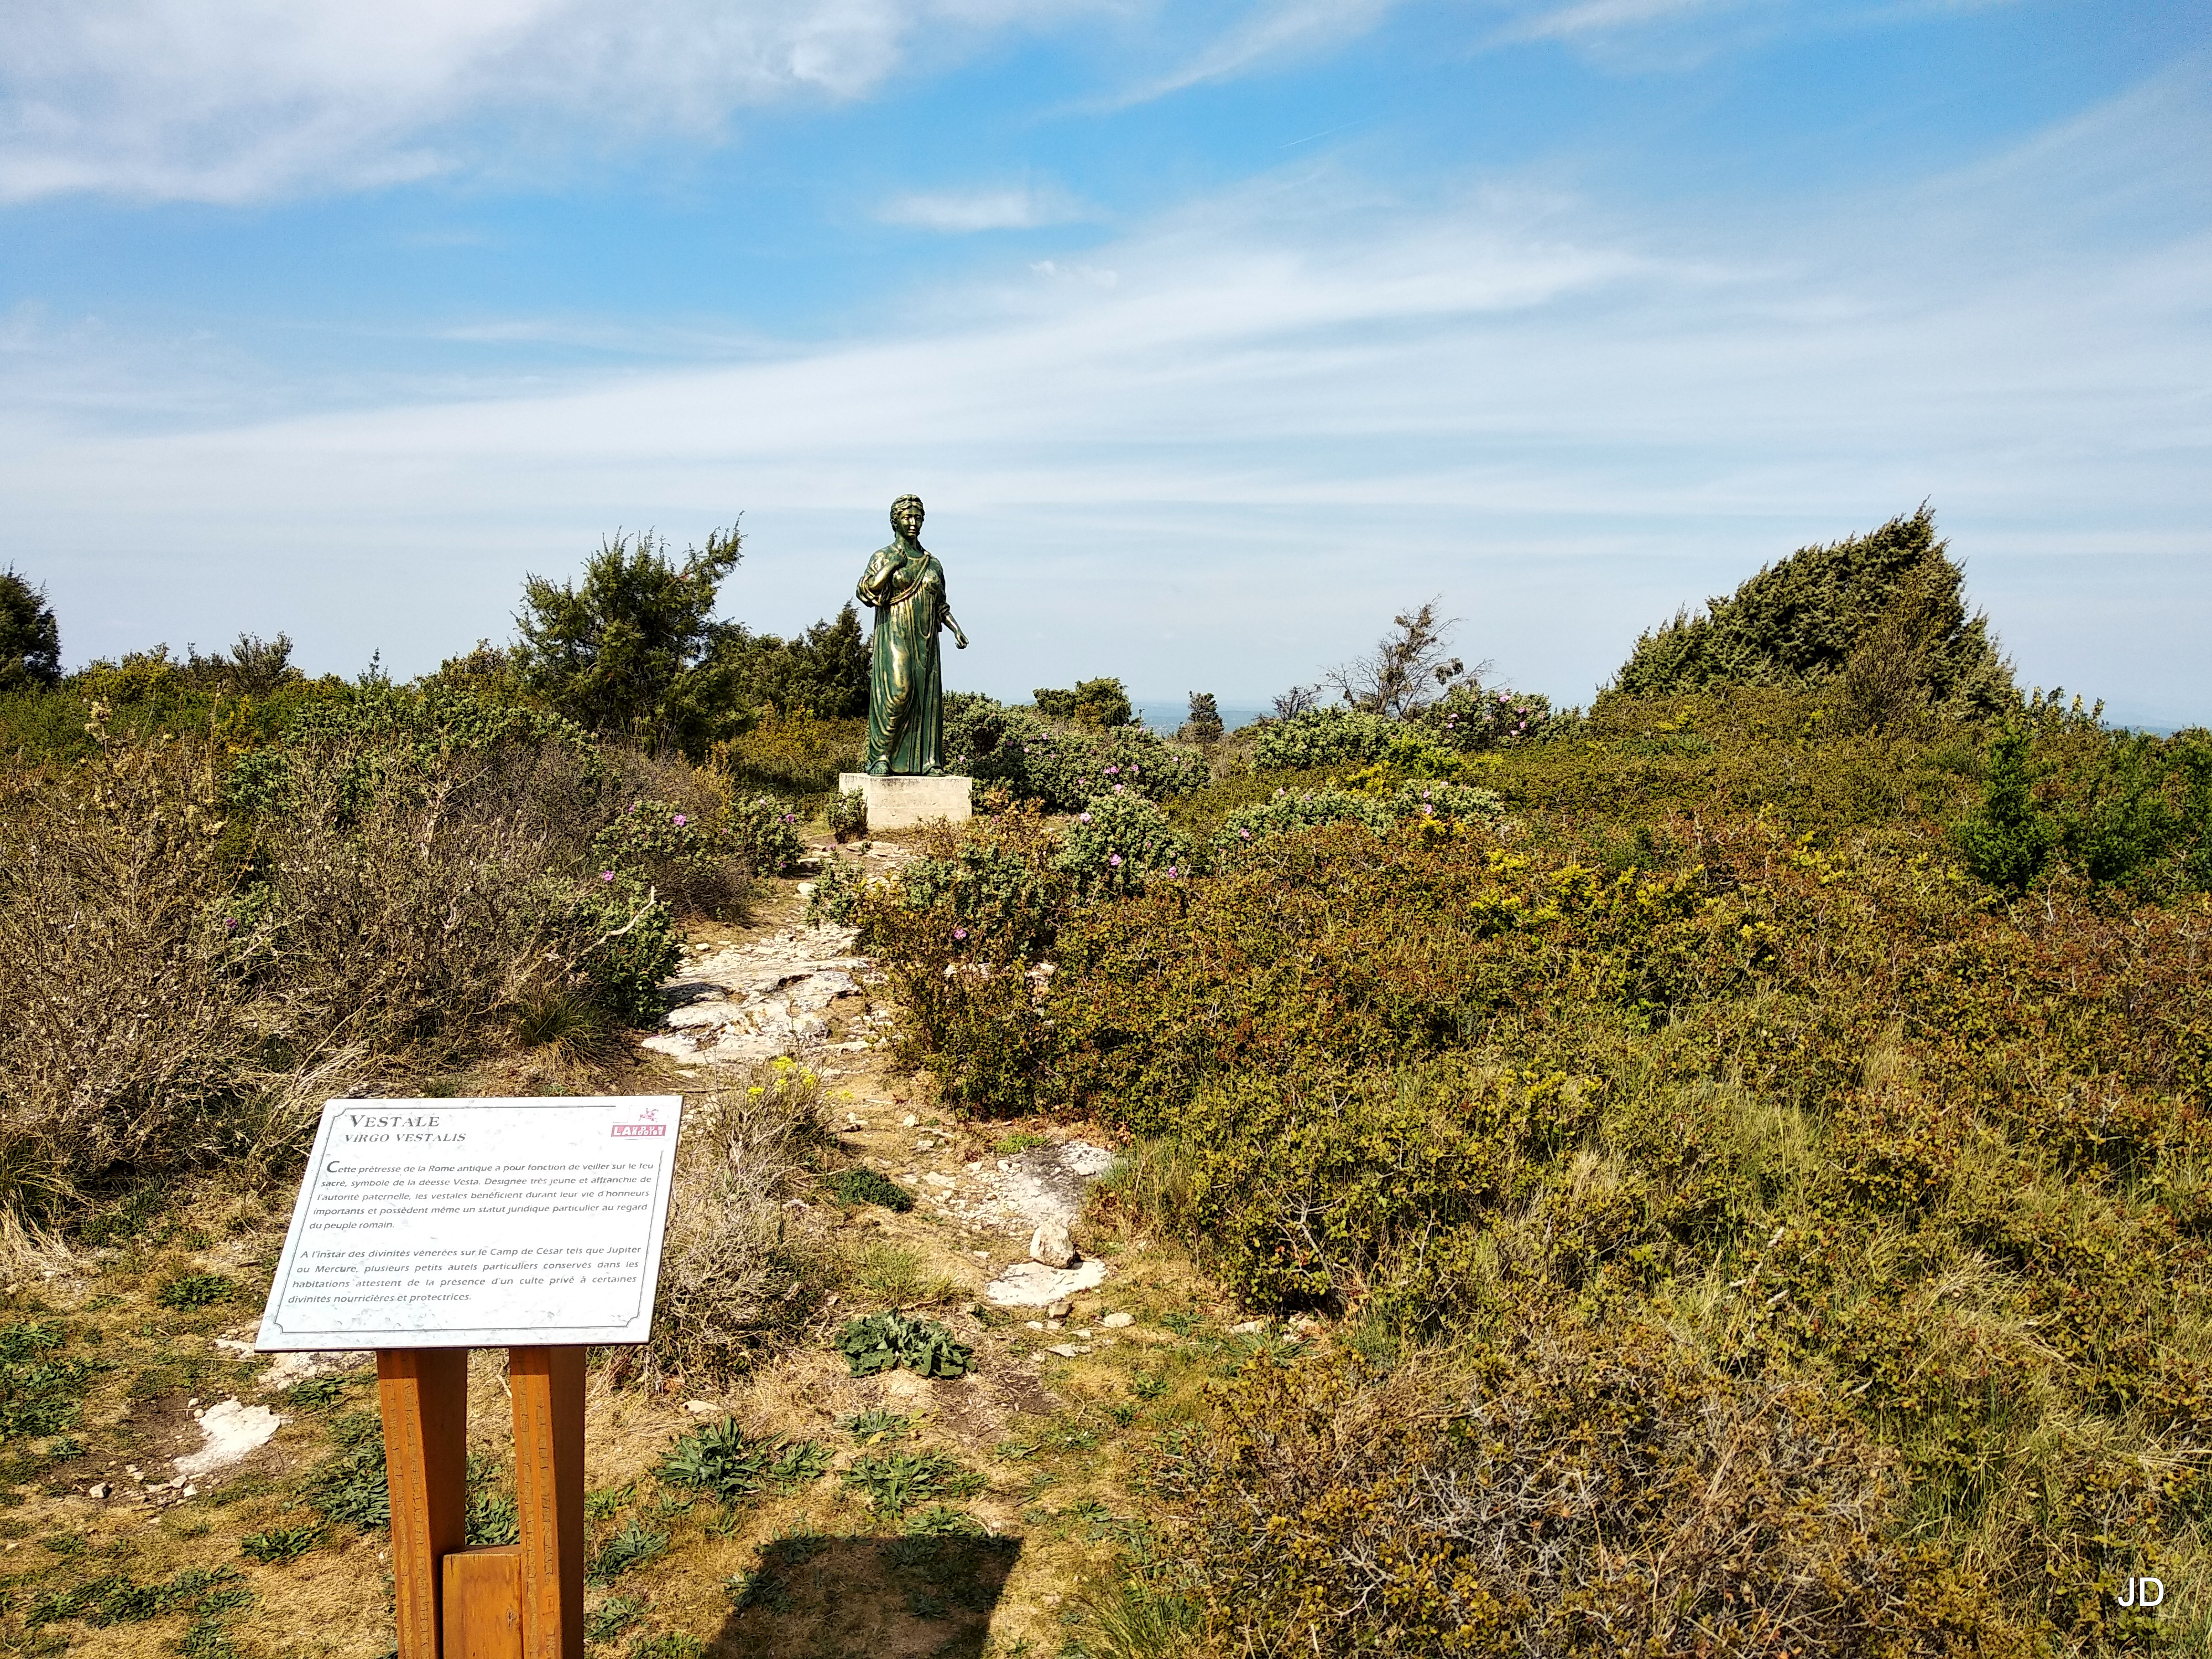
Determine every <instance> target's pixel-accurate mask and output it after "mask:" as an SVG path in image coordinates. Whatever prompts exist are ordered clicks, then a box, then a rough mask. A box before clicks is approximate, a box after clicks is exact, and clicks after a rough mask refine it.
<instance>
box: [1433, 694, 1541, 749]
mask: <svg viewBox="0 0 2212 1659" xmlns="http://www.w3.org/2000/svg"><path fill="white" fill-rule="evenodd" d="M1412 723H1413V724H1414V725H1415V726H1419V729H1420V730H1421V732H1422V733H1423V734H1424V735H1425V736H1426V737H1428V738H1431V739H1432V740H1433V741H1435V742H1437V743H1440V744H1443V745H1444V746H1445V747H1447V748H1450V749H1455V750H1461V751H1462V752H1466V753H1475V752H1482V751H1486V750H1494V749H1514V748H1518V747H1520V746H1522V744H1532V743H1542V742H1544V741H1545V740H1546V739H1547V738H1551V737H1553V736H1555V735H1557V734H1558V733H1559V732H1560V731H1561V730H1562V729H1563V728H1564V726H1565V725H1566V722H1565V720H1562V719H1561V717H1560V716H1559V715H1557V714H1553V711H1552V700H1551V699H1550V698H1549V697H1547V696H1544V694H1543V693H1542V692H1541V691H1514V690H1506V689H1504V688H1503V687H1501V688H1499V689H1498V690H1490V689H1489V688H1487V687H1485V686H1481V685H1470V684H1459V685H1455V686H1452V687H1451V688H1450V689H1449V690H1447V691H1446V692H1445V693H1444V695H1443V696H1442V697H1440V698H1438V699H1437V701H1436V702H1432V703H1431V704H1429V705H1428V706H1427V707H1426V708H1423V709H1422V710H1421V711H1420V712H1419V714H1416V715H1415V716H1414V717H1413V722H1412Z"/></svg>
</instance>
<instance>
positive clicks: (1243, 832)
mask: <svg viewBox="0 0 2212 1659" xmlns="http://www.w3.org/2000/svg"><path fill="white" fill-rule="evenodd" d="M1237 834H1238V835H1239V836H1242V837H1243V839H1244V840H1246V841H1249V840H1251V839H1252V832H1251V831H1250V830H1249V829H1239V830H1238V831H1237Z"/></svg>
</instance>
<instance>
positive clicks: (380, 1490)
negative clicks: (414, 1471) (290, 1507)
mask: <svg viewBox="0 0 2212 1659" xmlns="http://www.w3.org/2000/svg"><path fill="white" fill-rule="evenodd" d="M329 1434H330V1437H331V1440H332V1441H333V1442H334V1443H336V1445H337V1452H336V1454H335V1455H332V1456H331V1457H329V1458H326V1459H325V1460H324V1462H322V1463H321V1464H320V1465H319V1466H318V1467H317V1468H315V1469H314V1470H313V1472H312V1473H311V1474H309V1475H308V1476H307V1480H305V1481H304V1482H303V1483H302V1484H301V1494H302V1495H303V1496H304V1497H305V1498H306V1499H307V1502H308V1503H310V1504H313V1505H314V1506H315V1507H316V1508H317V1509H319V1510H321V1511H322V1512H323V1513H324V1514H325V1515H326V1516H330V1518H331V1520H333V1521H337V1522H343V1523H344V1524H345V1525H348V1526H352V1527H358V1528H362V1530H364V1531H367V1530H369V1529H372V1528H378V1527H388V1526H390V1525H391V1524H392V1492H391V1489H390V1487H389V1486H387V1485H386V1480H385V1469H384V1428H383V1425H382V1423H381V1422H380V1420H379V1419H378V1418H377V1415H376V1413H374V1412H348V1413H345V1414H343V1416H341V1417H337V1418H335V1419H332V1420H331V1425H330V1428H329Z"/></svg>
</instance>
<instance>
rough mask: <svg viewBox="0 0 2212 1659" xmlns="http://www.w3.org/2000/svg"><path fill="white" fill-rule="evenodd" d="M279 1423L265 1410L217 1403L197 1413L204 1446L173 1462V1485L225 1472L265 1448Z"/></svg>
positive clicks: (237, 1403) (223, 1402)
mask: <svg viewBox="0 0 2212 1659" xmlns="http://www.w3.org/2000/svg"><path fill="white" fill-rule="evenodd" d="M283 1421H284V1419H283V1418H281V1417H279V1416H277V1415H276V1413H275V1412H272V1411H270V1409H269V1407H266V1406H247V1405H242V1404H240V1402H239V1401H236V1400H223V1401H217V1402H216V1404H214V1405H212V1406H210V1407H208V1408H207V1409H206V1410H205V1411H204V1412H202V1413H199V1425H200V1435H201V1437H202V1440H203V1444H202V1445H201V1447H200V1449H198V1450H197V1451H196V1452H193V1453H192V1454H191V1455H189V1456H185V1457H179V1459H178V1460H177V1474H178V1476H179V1480H177V1481H176V1482H174V1483H173V1484H176V1485H182V1484H183V1482H184V1481H185V1480H188V1479H196V1478H197V1477H198V1476H200V1475H204V1474H214V1473H215V1472H216V1470H217V1469H227V1468H229V1467H230V1466H231V1465H232V1464H233V1463H235V1462H239V1461H240V1459H242V1458H244V1457H245V1456H246V1455H247V1454H248V1453H249V1452H253V1451H258V1449H260V1448H262V1447H263V1446H265V1445H267V1444H268V1443H269V1442H270V1439H271V1438H273V1437H275V1435H276V1431H277V1429H278V1428H279V1427H281V1426H282V1425H283Z"/></svg>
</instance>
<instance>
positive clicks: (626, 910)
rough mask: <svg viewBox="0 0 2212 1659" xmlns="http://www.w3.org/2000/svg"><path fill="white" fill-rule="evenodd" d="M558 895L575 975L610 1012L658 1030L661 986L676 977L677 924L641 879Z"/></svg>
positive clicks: (583, 886) (593, 884)
mask: <svg viewBox="0 0 2212 1659" xmlns="http://www.w3.org/2000/svg"><path fill="white" fill-rule="evenodd" d="M556 894H557V896H556V897H555V899H554V901H553V915H554V916H555V917H556V921H557V923H558V925H559V927H560V930H561V932H562V933H563V934H565V935H567V936H568V939H569V940H570V941H571V942H570V944H569V945H568V950H569V952H570V959H571V961H572V962H573V963H574V971H576V972H577V973H579V974H580V975H583V977H584V978H585V979H586V980H587V981H589V982H590V984H591V985H592V989H593V992H594V994H595V996H596V998H597V1000H599V1003H600V1004H601V1006H604V1007H605V1008H606V1009H607V1010H608V1012H611V1013H612V1014H614V1015H615V1016H616V1017H617V1018H620V1019H622V1020H623V1021H625V1022H626V1023H628V1024H631V1025H634V1026H644V1025H657V1024H659V1023H660V1018H661V1015H662V1014H663V1013H664V1012H666V1004H665V1001H664V1000H663V998H662V996H661V990H660V986H661V981H664V980H665V979H666V978H667V977H668V976H669V975H671V974H672V973H674V972H675V971H676V963H677V962H678V959H679V957H680V956H681V954H682V945H683V934H682V930H681V929H680V928H679V927H678V926H677V923H676V918H675V917H674V916H673V915H671V914H670V912H669V908H668V907H667V906H666V905H665V904H662V903H660V902H659V901H658V900H657V899H655V898H654V897H653V895H652V893H651V892H650V891H649V890H647V889H646V888H645V887H644V886H643V885H642V884H640V883H639V882H638V880H637V879H636V878H635V877H633V876H629V875H625V874H623V873H621V872H615V873H614V874H613V876H612V878H611V879H609V878H601V879H599V880H598V881H586V882H580V883H578V884H575V885H574V887H573V888H570V889H568V890H567V891H565V892H559V891H558V890H556Z"/></svg>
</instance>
